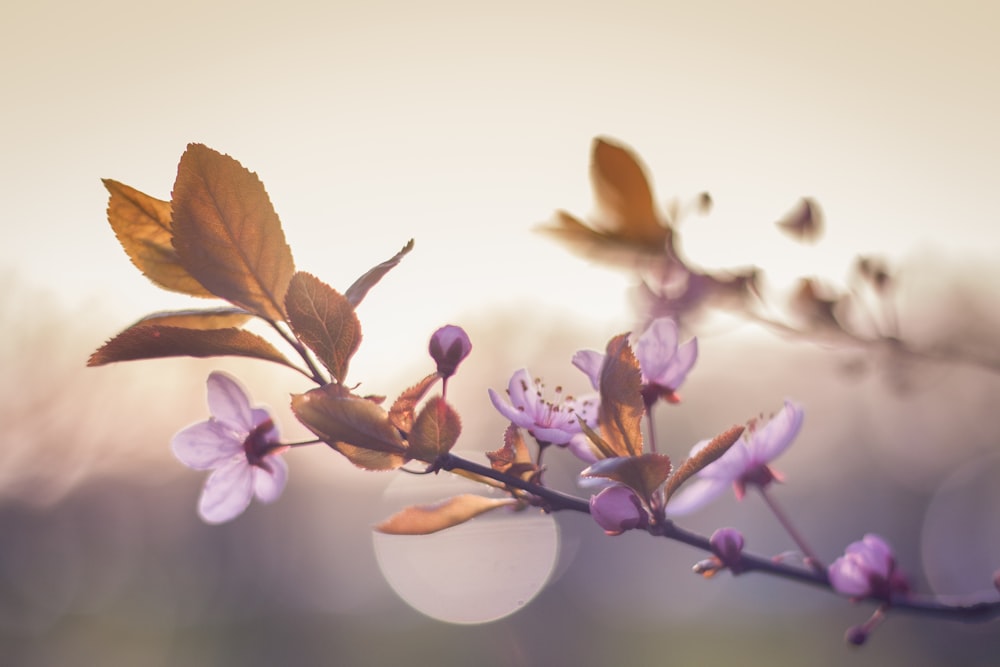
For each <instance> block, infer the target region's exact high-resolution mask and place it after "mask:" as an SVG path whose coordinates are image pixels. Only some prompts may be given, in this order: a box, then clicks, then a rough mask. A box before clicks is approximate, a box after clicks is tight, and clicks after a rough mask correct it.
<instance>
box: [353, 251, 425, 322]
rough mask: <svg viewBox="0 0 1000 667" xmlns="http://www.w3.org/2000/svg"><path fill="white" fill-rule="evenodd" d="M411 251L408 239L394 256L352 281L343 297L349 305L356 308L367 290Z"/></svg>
mask: <svg viewBox="0 0 1000 667" xmlns="http://www.w3.org/2000/svg"><path fill="white" fill-rule="evenodd" d="M411 250H413V239H410V240H409V242H407V244H406V245H405V246H403V247H402V249H400V251H399V252H397V253H396V254H395V255H393V256H392V257H390V258H389V259H387V260H385V261H384V262H382V263H381V264H379V265H377V266H374V267H372V268H371V269H369V270H368V271H366V272H365V274H364V275H362V276H361V277H360V278H358V279H357V280H355V281H354V283H353V284H352V285H351V286H350V287H348V288H347V291H346V292H345V293H344V296H346V297H347V300H348V301H349V302H351V305H353V306H357V305H358V304H359V303H361V300H362V299H364V298H365V295H366V294H368V290H370V289H371V288H372V287H374V286H375V284H376V283H378V281H380V280H382V276H384V275H385V274H387V273H388V272H389V270H390V269H392V268H393V267H394V266H396V265H397V264H399V263H400V262H401V261H402V260H403V257H405V256H406V255H407V254H408V253H409V252H410V251H411Z"/></svg>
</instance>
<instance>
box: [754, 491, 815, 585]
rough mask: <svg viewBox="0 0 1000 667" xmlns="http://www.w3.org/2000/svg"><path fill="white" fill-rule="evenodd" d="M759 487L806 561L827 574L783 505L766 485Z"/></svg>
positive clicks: (762, 495)
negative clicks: (782, 507)
mask: <svg viewBox="0 0 1000 667" xmlns="http://www.w3.org/2000/svg"><path fill="white" fill-rule="evenodd" d="M757 488H758V489H759V490H760V495H761V497H762V498H764V502H765V503H767V506H768V507H769V508H770V509H771V512H773V513H774V516H776V517H777V518H778V522H779V523H781V525H782V527H783V528H784V529H785V532H787V533H788V534H789V536H791V538H792V541H793V542H795V544H796V545H798V547H799V550H800V551H801V552H802V555H803V556H805V558H806V563H807V564H808V565H810V566H811V567H812V568H813V569H814V570H816V571H817V572H820V573H822V574H824V575H825V573H826V568H825V567H824V566H823V563H822V561H820V559H819V558H817V556H816V554H815V553H814V552H813V550H812V548H811V547H810V546H809V544H808V543H807V542H806V541H805V538H803V537H802V534H801V533H799V531H798V530H797V529H796V528H795V526H794V525H793V524H792V522H791V520H790V519H789V518H788V515H787V514H785V512H784V510H782V509H781V506H780V505H778V503H777V502H775V500H774V498H773V497H772V496H771V494H770V493H768V491H767V489H766V488H765V487H763V486H758V487H757Z"/></svg>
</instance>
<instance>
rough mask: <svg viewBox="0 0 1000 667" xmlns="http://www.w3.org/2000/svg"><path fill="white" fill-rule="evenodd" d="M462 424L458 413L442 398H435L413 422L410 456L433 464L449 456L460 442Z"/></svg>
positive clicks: (428, 402)
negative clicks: (440, 458)
mask: <svg viewBox="0 0 1000 667" xmlns="http://www.w3.org/2000/svg"><path fill="white" fill-rule="evenodd" d="M461 432H462V422H461V420H460V419H459V417H458V413H457V412H455V410H454V409H453V408H452V407H451V406H450V405H448V403H446V402H445V400H444V399H443V398H441V397H440V396H434V397H433V398H431V399H430V400H429V401H427V404H426V405H424V408H423V410H421V411H420V414H418V415H417V419H416V421H414V422H413V429H412V430H411V431H410V437H409V445H410V446H409V452H408V454H409V456H410V457H411V458H414V459H418V460H420V461H424V462H426V463H433V462H434V461H435V460H436V459H437V458H438V457H439V456H440V455H441V454H447V453H448V452H449V451H451V448H452V447H454V446H455V443H456V442H457V441H458V436H459V434H460V433H461Z"/></svg>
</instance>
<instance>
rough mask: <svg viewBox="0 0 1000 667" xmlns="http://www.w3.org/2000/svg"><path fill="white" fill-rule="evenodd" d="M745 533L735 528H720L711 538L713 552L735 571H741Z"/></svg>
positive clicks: (710, 544) (710, 543)
mask: <svg viewBox="0 0 1000 667" xmlns="http://www.w3.org/2000/svg"><path fill="white" fill-rule="evenodd" d="M743 545H744V540H743V534H742V533H740V531H738V530H736V529H735V528H719V529H718V530H717V531H715V532H714V533H712V537H711V538H709V546H711V548H712V553H713V554H715V555H716V556H718V558H719V560H720V561H722V564H723V565H725V566H726V567H728V568H729V569H730V570H733V572H739V570H740V559H741V558H742V556H743Z"/></svg>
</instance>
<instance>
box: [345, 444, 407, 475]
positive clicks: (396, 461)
mask: <svg viewBox="0 0 1000 667" xmlns="http://www.w3.org/2000/svg"><path fill="white" fill-rule="evenodd" d="M327 444H328V445H330V447H331V448H332V449H334V450H335V451H338V452H340V453H341V454H343V455H344V457H345V458H346V459H347V460H348V461H350V462H351V463H353V464H354V465H355V466H357V467H358V468H361V469H362V470H373V471H385V470H395V469H396V468H398V467H400V466H401V465H403V464H405V463H406V462H407V461H409V460H410V458H409V457H408V456H404V455H402V454H394V453H392V452H379V451H375V450H374V449H365V448H364V447H355V446H354V445H349V444H347V443H346V442H328V443H327Z"/></svg>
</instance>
